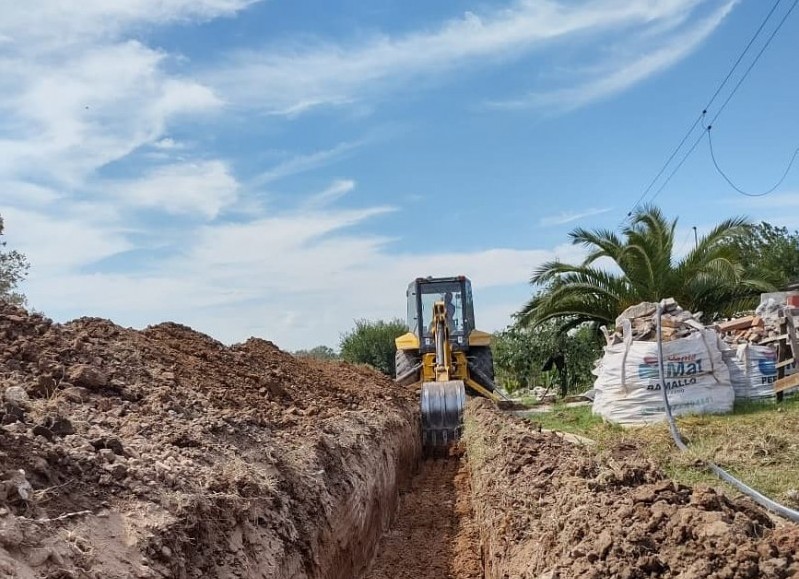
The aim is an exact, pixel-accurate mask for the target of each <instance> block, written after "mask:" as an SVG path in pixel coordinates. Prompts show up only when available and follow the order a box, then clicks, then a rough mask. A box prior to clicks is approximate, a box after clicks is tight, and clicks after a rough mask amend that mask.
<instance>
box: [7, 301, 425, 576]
mask: <svg viewBox="0 0 799 579" xmlns="http://www.w3.org/2000/svg"><path fill="white" fill-rule="evenodd" d="M0 401H4V403H3V404H2V406H0V423H2V427H1V428H0V577H21V578H34V577H47V578H50V579H56V578H66V577H87V578H103V579H111V578H115V577H120V578H121V577H141V578H157V577H264V578H266V577H276V578H281V579H284V578H285V579H292V578H296V579H301V578H305V577H331V578H341V579H345V578H346V579H350V578H351V577H354V576H357V575H358V573H359V572H360V571H361V570H362V567H363V565H364V564H365V563H366V562H367V561H368V560H369V559H370V557H371V554H372V552H373V550H374V546H375V542H376V540H377V538H378V537H379V536H380V533H381V531H382V530H383V529H384V528H385V527H386V526H387V525H388V522H389V521H390V518H391V516H392V514H393V512H394V506H395V504H396V500H397V486H398V484H400V483H402V482H403V479H406V478H407V477H408V476H409V474H408V473H412V472H413V471H414V469H415V464H416V462H417V460H418V449H419V440H418V433H417V428H418V420H417V401H416V397H415V395H414V394H413V393H409V392H406V391H405V390H402V389H399V388H397V387H396V386H394V384H392V383H391V381H390V380H388V379H386V378H385V377H382V376H380V375H378V374H377V373H375V372H372V371H370V370H367V369H364V368H361V367H357V366H351V365H347V364H335V365H331V364H326V363H321V362H314V361H308V360H299V359H295V358H294V357H292V356H291V355H289V354H286V353H284V352H282V351H280V350H279V349H278V348H277V347H276V346H274V345H273V344H271V343H270V342H267V341H264V340H259V339H251V340H249V341H247V342H246V343H244V344H239V345H236V346H233V347H226V346H224V345H223V344H221V343H219V342H217V341H215V340H213V339H211V338H209V337H208V336H205V335H202V334H199V333H197V332H194V331H192V330H191V329H189V328H186V327H183V326H179V325H176V324H172V323H166V324H161V325H158V326H155V327H151V328H148V329H146V330H144V331H141V332H139V331H134V330H130V329H125V328H121V327H118V326H116V325H114V324H113V323H111V322H109V321H107V320H101V319H88V318H86V319H80V320H76V321H74V322H71V323H68V324H65V325H58V324H54V323H52V322H51V321H50V320H47V319H46V318H44V317H42V316H40V315H29V314H28V313H27V312H25V311H24V310H22V309H19V308H16V307H13V306H10V305H5V304H0ZM20 471H23V472H20Z"/></svg>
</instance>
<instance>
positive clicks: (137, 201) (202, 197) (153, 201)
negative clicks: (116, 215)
mask: <svg viewBox="0 0 799 579" xmlns="http://www.w3.org/2000/svg"><path fill="white" fill-rule="evenodd" d="M105 187H106V188H107V189H108V190H109V191H110V192H111V194H112V195H113V196H115V197H116V198H117V199H118V200H119V201H120V202H121V203H123V204H125V205H129V206H133V207H145V208H153V209H161V210H163V211H165V212H166V213H171V214H185V215H191V214H198V215H202V216H204V217H206V218H207V219H213V218H214V217H216V216H217V215H219V212H220V211H221V210H222V209H223V208H225V207H227V206H229V205H231V204H233V203H234V202H235V201H236V199H237V198H238V190H239V183H238V181H236V179H235V177H233V176H232V175H231V173H230V169H229V168H228V166H227V165H226V164H225V163H223V162H222V161H203V162H196V163H180V164H173V165H166V166H163V167H158V168H156V169H154V170H152V171H151V172H149V173H148V174H146V175H144V176H143V177H141V178H139V179H135V180H131V181H123V182H119V183H113V182H110V183H106V184H105Z"/></svg>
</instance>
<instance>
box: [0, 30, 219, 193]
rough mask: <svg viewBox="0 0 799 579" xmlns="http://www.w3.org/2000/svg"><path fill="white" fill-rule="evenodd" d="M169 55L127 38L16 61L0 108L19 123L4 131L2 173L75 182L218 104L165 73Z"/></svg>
mask: <svg viewBox="0 0 799 579" xmlns="http://www.w3.org/2000/svg"><path fill="white" fill-rule="evenodd" d="M164 58H165V55H163V54H161V53H159V52H156V51H153V50H151V49H149V48H147V47H145V46H143V45H142V44H140V43H138V42H134V41H130V42H124V43H121V44H116V45H112V46H95V47H92V48H89V49H86V50H82V51H80V52H79V53H69V54H67V55H65V57H64V58H63V59H61V58H59V59H57V60H56V61H50V60H47V61H45V62H40V61H30V60H25V61H22V60H20V61H16V62H14V63H13V64H12V65H10V66H9V68H11V69H12V70H11V74H10V75H7V76H5V80H0V110H5V111H7V112H8V114H9V116H10V117H11V118H13V119H14V123H13V124H12V125H11V129H10V130H8V131H7V132H6V133H5V134H3V133H0V175H20V176H21V175H27V174H29V173H36V174H38V175H39V176H40V178H42V177H43V178H49V179H50V180H52V181H55V182H58V183H65V184H68V185H76V184H78V183H81V182H82V181H83V180H84V179H85V178H87V177H88V176H90V175H91V174H92V173H93V172H94V171H96V170H97V169H98V168H100V167H102V166H104V165H105V164H107V163H109V162H111V161H115V160H118V159H120V158H122V157H125V156H126V155H128V154H129V153H130V152H132V151H133V150H135V149H136V148H138V147H140V146H141V145H143V144H145V143H148V142H156V141H157V140H158V139H159V138H160V137H161V135H162V133H163V132H164V130H165V128H166V125H167V123H168V121H169V120H170V119H172V118H174V117H176V116H177V115H181V114H195V113H199V112H208V111H213V110H214V109H216V108H217V107H218V106H219V104H220V103H219V100H218V99H217V98H216V97H215V96H214V94H213V92H212V91H211V90H210V89H208V88H206V87H204V86H202V85H199V84H197V83H196V82H194V81H190V80H183V79H179V78H172V77H169V76H167V75H166V73H164V72H163V71H162V70H161V65H162V61H163V59H164ZM5 69H6V67H0V72H2V71H3V70H5ZM0 78H3V75H0ZM54 95H58V98H54Z"/></svg>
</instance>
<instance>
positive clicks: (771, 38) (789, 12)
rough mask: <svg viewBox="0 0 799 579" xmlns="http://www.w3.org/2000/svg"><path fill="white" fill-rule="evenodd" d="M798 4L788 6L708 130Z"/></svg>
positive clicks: (795, 2) (796, 1)
mask: <svg viewBox="0 0 799 579" xmlns="http://www.w3.org/2000/svg"><path fill="white" fill-rule="evenodd" d="M780 1H781V0H777V3H778V4H779V2H780ZM797 4H799V0H794V1H793V4H791V7H790V8H788V11H787V12H786V13H785V15H784V16H783V17H782V20H780V23H779V24H777V27H776V28H775V29H774V30H773V31H772V32H771V35H770V36H769V37H768V39H767V40H766V43H765V44H764V45H763V47H762V48H761V49H760V51H759V52H758V53H757V56H755V59H754V60H753V61H752V63H751V64H750V65H749V67H748V68H747V69H746V72H744V74H743V76H742V77H741V78H740V79H739V80H738V82H737V83H736V85H735V87H734V88H733V89H732V92H730V94H729V95H728V96H727V98H726V99H725V100H724V103H722V105H721V108H719V110H718V112H717V113H716V115H715V116H714V117H713V120H711V121H710V125H708V127H707V130H708V131H710V129H711V127H712V126H713V123H715V122H716V119H718V118H719V116H720V115H721V113H722V112H724V109H725V108H727V105H728V104H729V102H730V99H731V98H732V97H733V96H734V95H735V93H736V92H738V89H739V88H740V86H741V85H742V84H743V82H744V81H745V80H746V77H747V76H749V73H750V72H751V71H752V69H753V68H754V67H755V65H756V64H757V61H758V60H760V57H761V56H763V53H764V52H765V51H766V49H767V48H768V47H769V44H771V41H772V40H774V37H775V36H777V33H778V32H779V31H780V28H782V25H783V24H785V21H786V20H788V17H789V16H790V15H791V12H793V9H794V8H796V5H797Z"/></svg>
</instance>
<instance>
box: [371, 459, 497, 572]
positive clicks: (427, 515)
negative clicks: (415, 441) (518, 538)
mask: <svg viewBox="0 0 799 579" xmlns="http://www.w3.org/2000/svg"><path fill="white" fill-rule="evenodd" d="M470 496H471V492H470V489H469V474H468V472H467V468H466V464H465V462H463V461H462V460H458V459H453V458H450V459H436V460H427V461H425V462H424V463H422V467H421V471H420V472H419V474H417V475H416V477H415V478H414V479H413V481H412V483H411V487H410V488H409V489H408V490H407V492H405V493H404V494H403V495H402V497H401V499H400V510H399V512H398V513H397V519H396V521H395V522H394V524H393V525H392V527H391V529H390V530H389V531H388V532H387V533H386V534H385V535H384V537H383V539H382V540H381V542H380V543H379V544H378V547H377V554H376V556H375V560H374V561H373V563H372V566H371V568H370V570H369V572H368V573H367V574H366V575H365V579H426V578H430V579H433V578H435V579H472V578H478V577H482V576H483V575H482V570H481V562H480V545H479V535H478V533H477V528H476V527H475V526H474V519H473V516H472V505H471V501H470Z"/></svg>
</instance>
